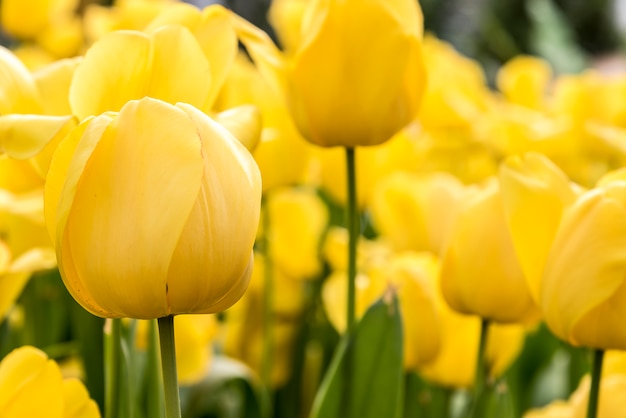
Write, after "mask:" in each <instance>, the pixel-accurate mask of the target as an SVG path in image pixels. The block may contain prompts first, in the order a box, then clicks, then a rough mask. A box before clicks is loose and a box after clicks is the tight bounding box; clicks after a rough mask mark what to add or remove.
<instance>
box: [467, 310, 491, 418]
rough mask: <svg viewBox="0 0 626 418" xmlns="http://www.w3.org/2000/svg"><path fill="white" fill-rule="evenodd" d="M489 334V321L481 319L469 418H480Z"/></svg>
mask: <svg viewBox="0 0 626 418" xmlns="http://www.w3.org/2000/svg"><path fill="white" fill-rule="evenodd" d="M488 334H489V320H487V319H485V318H482V319H481V322H480V342H479V344H478V355H477V356H476V373H475V375H474V387H473V390H472V398H471V403H470V408H469V414H468V416H469V417H472V418H482V416H483V415H484V414H483V411H482V409H483V408H484V405H483V404H484V402H483V399H482V397H483V394H484V393H485V388H486V386H487V377H488V371H487V367H486V362H485V354H486V351H487V337H488Z"/></svg>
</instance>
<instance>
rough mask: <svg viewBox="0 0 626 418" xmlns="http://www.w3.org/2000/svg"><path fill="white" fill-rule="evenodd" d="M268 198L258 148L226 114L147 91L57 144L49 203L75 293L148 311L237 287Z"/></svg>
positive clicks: (92, 302)
mask: <svg viewBox="0 0 626 418" xmlns="http://www.w3.org/2000/svg"><path fill="white" fill-rule="evenodd" d="M138 170H139V171H138ZM260 200H261V179H260V174H259V171H258V168H257V166H256V164H255V163H254V160H253V159H252V156H251V155H250V153H249V152H248V151H247V150H246V149H245V148H244V147H243V145H241V143H239V142H238V141H237V140H235V138H233V137H232V136H231V135H230V134H229V133H228V132H227V131H226V130H225V129H224V128H223V127H222V126H221V125H219V124H218V123H217V122H214V121H213V120H212V119H210V118H209V117H208V116H206V115H205V114H204V113H202V112H200V111H199V110H197V109H195V108H194V107H192V106H190V105H188V104H182V103H179V104H177V105H176V106H173V105H170V104H168V103H165V102H162V101H159V100H156V99H151V98H144V99H142V100H138V101H131V102H128V103H127V104H126V105H125V106H124V107H123V108H122V110H121V111H120V112H119V114H114V113H112V112H109V113H107V114H104V115H101V116H97V117H95V118H90V119H88V120H86V121H85V122H83V123H82V124H80V125H79V126H78V127H77V128H76V129H75V130H73V131H72V132H71V133H70V134H69V135H68V136H67V137H66V138H65V139H64V140H63V142H61V144H59V147H58V148H57V151H56V153H55V154H54V157H53V160H52V163H51V166H50V171H49V173H48V177H47V181H46V190H45V211H46V223H47V226H48V231H49V233H50V235H51V237H52V238H53V241H54V242H55V245H56V251H57V258H58V260H59V270H60V272H61V275H62V277H63V280H64V282H65V284H66V287H67V288H68V290H69V292H70V293H71V294H72V296H74V297H75V298H76V299H77V300H78V301H79V303H81V304H82V305H83V307H85V309H87V310H88V311H90V312H92V313H93V314H95V315H99V316H103V317H124V316H126V317H131V318H138V319H150V318H159V317H163V316H167V315H172V314H179V313H211V312H217V311H221V310H224V309H226V308H228V307H229V306H230V305H232V304H233V303H234V302H236V301H237V300H238V299H239V298H240V297H241V295H242V294H243V292H244V291H245V289H246V287H247V285H248V281H249V278H250V274H251V270H252V254H251V253H252V245H253V243H254V239H255V236H256V230H257V227H258V221H259V212H260Z"/></svg>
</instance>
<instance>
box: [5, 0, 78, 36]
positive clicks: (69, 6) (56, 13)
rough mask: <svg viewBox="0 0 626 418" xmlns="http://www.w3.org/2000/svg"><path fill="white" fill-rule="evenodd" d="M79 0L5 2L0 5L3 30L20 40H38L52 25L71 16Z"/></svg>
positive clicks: (15, 0) (12, 0)
mask: <svg viewBox="0 0 626 418" xmlns="http://www.w3.org/2000/svg"><path fill="white" fill-rule="evenodd" d="M77 7H78V0H35V1H27V2H24V1H20V0H5V1H3V2H2V4H1V5H0V22H1V23H2V28H3V29H4V30H5V31H6V32H7V33H9V34H10V35H13V36H15V37H18V38H23V39H32V38H36V37H37V36H38V35H40V34H41V32H42V31H43V30H45V29H46V28H47V27H49V26H50V25H53V24H55V23H57V24H59V22H58V20H63V18H65V17H67V16H70V15H71V14H72V13H74V11H75V10H76V8H77Z"/></svg>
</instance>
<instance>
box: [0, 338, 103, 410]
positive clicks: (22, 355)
mask: <svg viewBox="0 0 626 418" xmlns="http://www.w3.org/2000/svg"><path fill="white" fill-rule="evenodd" d="M0 416H2V417H44V416H45V417H50V418H100V412H99V411H98V405H97V404H96V403H95V402H94V401H93V400H91V399H90V398H89V394H88V393H87V390H86V389H85V386H84V385H83V384H82V382H81V381H80V380H78V379H75V378H67V379H63V376H62V375H61V369H60V368H59V366H58V365H57V364H56V363H55V362H54V361H53V360H50V359H48V357H47V356H46V354H45V353H44V352H42V351H41V350H39V349H37V348H35V347H31V346H24V347H20V348H17V349H15V350H13V351H12V352H11V353H9V354H8V355H7V356H6V357H5V358H4V359H3V360H2V362H0Z"/></svg>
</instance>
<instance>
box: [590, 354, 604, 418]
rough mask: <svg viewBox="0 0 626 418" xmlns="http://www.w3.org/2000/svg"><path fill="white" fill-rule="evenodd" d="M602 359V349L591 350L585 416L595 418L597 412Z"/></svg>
mask: <svg viewBox="0 0 626 418" xmlns="http://www.w3.org/2000/svg"><path fill="white" fill-rule="evenodd" d="M603 359H604V350H594V351H593V365H592V366H591V387H590V388H589V403H588V404H587V418H596V415H597V413H598V398H599V397H600V377H601V376H602V361H603Z"/></svg>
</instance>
